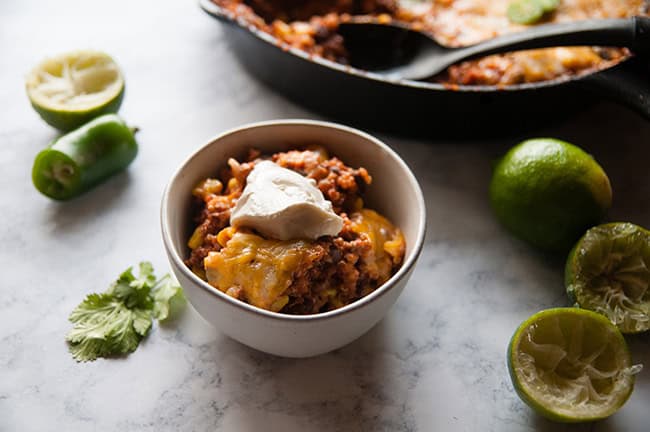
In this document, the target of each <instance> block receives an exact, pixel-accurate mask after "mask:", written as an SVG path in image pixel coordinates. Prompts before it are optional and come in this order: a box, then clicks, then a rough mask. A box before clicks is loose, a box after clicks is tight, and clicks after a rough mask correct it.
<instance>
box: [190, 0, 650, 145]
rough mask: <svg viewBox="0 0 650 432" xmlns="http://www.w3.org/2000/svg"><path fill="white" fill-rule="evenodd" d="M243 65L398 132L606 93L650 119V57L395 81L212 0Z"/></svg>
mask: <svg viewBox="0 0 650 432" xmlns="http://www.w3.org/2000/svg"><path fill="white" fill-rule="evenodd" d="M199 4H200V6H201V8H203V10H204V11H205V12H207V13H208V14H210V15H211V16H213V17H215V18H217V19H218V20H219V21H221V22H223V23H225V24H226V25H224V26H223V30H224V32H225V36H226V39H227V40H228V42H229V44H230V45H231V46H232V48H233V52H234V53H235V55H236V57H237V58H238V59H239V61H240V62H241V64H242V65H243V66H244V67H245V68H246V69H247V70H248V71H249V72H250V73H251V74H253V75H254V76H256V77H257V78H259V79H260V80H261V81H263V82H265V83H266V84H268V85H269V86H271V87H273V88H275V89H277V90H279V91H280V92H281V93H283V94H285V95H286V96H287V97H288V98H289V99H291V100H293V101H295V102H297V103H299V104H301V105H303V106H305V107H307V108H309V109H312V110H314V111H316V112H319V113H322V114H324V115H327V116H329V117H331V118H334V119H336V120H339V121H342V122H346V123H350V124H353V125H357V126H360V127H367V128H371V129H378V130H382V131H387V132H393V133H398V134H400V135H404V134H408V135H420V136H440V135H448V136H478V135H480V136H485V135H504V134H512V133H517V132H520V131H525V130H528V131H529V130H531V129H534V128H536V127H540V126H543V125H547V124H549V123H551V122H553V121H557V120H559V119H562V118H566V117H567V116H568V115H570V114H571V113H575V112H577V111H579V110H581V109H584V108H585V107H587V106H589V105H590V104H592V103H593V102H594V101H597V100H601V99H609V100H613V101H615V102H617V103H620V104H622V105H625V106H628V107H630V108H632V109H633V110H635V111H636V112H637V113H639V114H641V115H642V116H644V117H645V118H647V119H650V63H649V62H648V61H647V60H645V59H642V58H634V57H632V58H629V59H626V60H624V61H622V62H621V63H620V64H618V65H616V66H613V67H611V68H609V69H606V70H603V71H600V72H595V73H589V74H584V75H578V76H570V77H562V78H559V79H555V80H551V81H543V82H538V83H528V84H520V85H513V86H508V87H505V88H498V87H494V86H460V87H456V88H451V87H450V86H445V85H441V84H437V83H429V82H419V81H390V80H388V79H386V78H383V77H381V76H379V75H376V74H370V73H366V72H364V71H360V70H358V69H353V68H350V67H346V66H343V65H340V64H338V63H335V62H331V61H328V60H325V59H322V58H320V57H316V56H310V55H309V54H307V53H305V52H303V51H300V50H297V49H292V48H286V47H283V46H281V45H280V43H279V42H278V41H277V40H276V39H275V38H274V37H273V36H271V35H269V34H268V33H265V32H263V31H261V30H259V29H257V28H255V27H253V26H251V25H249V24H247V23H246V22H244V21H243V20H242V19H240V18H237V17H234V16H233V15H232V14H231V13H230V12H229V11H226V10H224V9H222V8H221V7H219V6H218V5H216V4H214V3H212V1H210V0H199Z"/></svg>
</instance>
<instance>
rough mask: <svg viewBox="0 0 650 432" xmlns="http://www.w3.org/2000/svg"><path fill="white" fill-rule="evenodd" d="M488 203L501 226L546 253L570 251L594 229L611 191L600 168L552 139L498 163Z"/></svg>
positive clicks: (577, 150)
mask: <svg viewBox="0 0 650 432" xmlns="http://www.w3.org/2000/svg"><path fill="white" fill-rule="evenodd" d="M490 201H491V204H492V208H493V210H494V212H495V214H496V216H497V218H498V219H499V221H501V223H502V224H503V225H504V226H505V227H506V228H508V229H509V230H510V231H511V232H512V233H514V234H515V235H516V236H518V237H519V238H521V239H523V240H525V241H527V242H529V243H531V244H532V245H535V246H537V247H539V248H541V249H545V250H555V251H568V250H569V248H571V246H573V244H574V243H575V242H576V240H577V239H578V238H580V236H581V235H582V234H583V233H584V232H585V231H586V230H587V229H588V228H590V227H592V226H594V225H596V224H598V223H599V222H600V221H601V219H602V218H603V216H604V215H605V212H606V211H607V210H608V209H609V207H610V206H611V203H612V188H611V186H610V183H609V179H608V178H607V175H606V174H605V172H604V171H603V169H602V168H601V167H600V165H598V163H597V162H596V161H595V160H594V159H593V158H592V157H591V156H590V155H588V154H587V153H585V152H584V151H582V150H581V149H580V148H578V147H576V146H574V145H572V144H569V143H567V142H564V141H560V140H556V139H552V138H537V139H531V140H528V141H524V142H522V143H520V144H518V145H516V146H515V147H513V148H512V149H510V151H508V153H506V155H505V156H504V157H503V158H502V159H501V160H500V161H499V162H498V163H497V165H496V167H495V169H494V174H493V176H492V181H491V183H490Z"/></svg>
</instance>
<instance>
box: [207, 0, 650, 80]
mask: <svg viewBox="0 0 650 432" xmlns="http://www.w3.org/2000/svg"><path fill="white" fill-rule="evenodd" d="M213 1H214V2H215V3H216V4H218V5H219V6H221V7H222V8H224V9H225V10H227V11H230V12H231V13H232V14H233V15H235V16H237V17H239V18H241V19H243V20H244V21H246V22H249V23H251V24H253V25H254V26H256V27H258V28H260V29H261V30H263V31H265V32H268V33H270V34H272V35H273V36H275V37H276V38H277V39H278V40H279V41H280V42H281V43H283V44H286V45H288V46H291V47H294V48H298V49H301V50H304V51H307V52H309V53H310V54H314V55H317V56H321V57H324V58H326V59H328V60H332V61H336V62H339V63H343V64H346V63H347V53H346V50H345V46H344V42H343V38H342V37H341V36H340V35H339V34H337V32H336V29H337V26H338V23H339V22H340V21H345V20H349V19H352V18H359V17H372V18H373V19H377V20H379V21H390V20H399V21H402V22H405V23H409V24H410V25H411V26H413V27H414V28H418V29H421V30H423V31H427V32H429V33H431V34H432V35H434V36H435V37H436V39H437V40H438V41H439V42H440V43H442V44H443V45H447V46H450V47H457V46H464V45H470V44H473V43H477V42H480V41H482V40H486V39H490V38H493V37H495V36H498V35H500V34H504V33H508V32H514V31H521V30H523V29H525V28H526V26H524V25H521V24H516V23H514V22H513V21H512V18H509V17H508V9H509V7H510V6H511V4H512V2H513V0H434V1H416V0H402V1H400V2H398V1H397V0H364V1H361V0H320V1H319V0H308V1H304V0H302V1H301V0H213ZM647 13H648V2H647V1H645V0H600V1H593V0H561V1H560V2H559V4H558V6H557V8H556V9H555V10H554V11H552V12H549V13H546V14H545V15H544V16H543V19H542V20H540V21H537V22H539V23H552V22H566V21H576V20H583V19H598V18H625V17H631V16H634V15H647ZM511 15H512V14H511ZM628 55H629V53H628V51H627V50H625V49H620V48H612V47H568V48H567V47H561V48H547V49H539V50H529V51H521V52H516V53H508V54H501V55H493V56H488V57H485V58H482V59H478V60H471V61H467V62H463V63H461V64H459V65H454V66H452V67H451V68H449V69H448V70H447V71H446V72H445V73H443V74H441V75H439V76H437V77H435V78H434V80H435V81H438V82H441V83H445V84H450V85H498V86H506V85H513V84H521V83H526V82H537V81H545V80H551V79H555V78H559V77H563V76H571V75H575V74H580V73H587V72H590V71H593V70H597V69H601V68H606V67H609V66H611V65H614V64H616V63H618V62H619V61H621V60H623V59H624V58H626V57H627V56H628Z"/></svg>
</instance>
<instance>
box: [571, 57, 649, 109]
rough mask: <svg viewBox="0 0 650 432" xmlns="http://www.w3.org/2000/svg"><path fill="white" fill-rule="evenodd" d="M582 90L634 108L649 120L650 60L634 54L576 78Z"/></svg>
mask: <svg viewBox="0 0 650 432" xmlns="http://www.w3.org/2000/svg"><path fill="white" fill-rule="evenodd" d="M576 83H577V84H578V85H579V86H580V87H582V89H583V90H585V91H586V92H588V93H590V94H595V95H598V96H602V97H604V98H606V99H609V100H611V101H613V102H617V103H619V104H621V105H625V106H627V107H629V108H632V109H633V110H634V111H636V112H637V113H639V114H641V115H642V116H643V117H645V118H646V119H648V120H650V61H649V60H648V59H647V58H643V57H633V58H631V59H629V60H627V61H625V62H623V63H622V64H620V65H618V66H615V67H613V68H611V69H607V70H604V71H602V72H598V73H594V74H591V75H589V76H586V77H585V78H583V79H581V80H578V81H577V82H576Z"/></svg>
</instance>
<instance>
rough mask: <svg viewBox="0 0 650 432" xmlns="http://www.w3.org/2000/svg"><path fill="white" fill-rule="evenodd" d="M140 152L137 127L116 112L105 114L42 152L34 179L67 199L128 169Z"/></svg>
mask: <svg viewBox="0 0 650 432" xmlns="http://www.w3.org/2000/svg"><path fill="white" fill-rule="evenodd" d="M137 153H138V144H137V143H136V141H135V138H134V129H131V128H129V127H128V126H127V125H126V123H124V120H122V119H121V118H120V117H118V116H117V115H115V114H107V115H103V116H100V117H97V118H95V119H94V120H91V121H90V122H88V123H86V124H85V125H83V126H81V127H80V128H79V129H76V130H74V131H72V132H70V133H68V134H66V135H63V136H62V137H60V138H58V139H56V140H54V141H53V142H52V143H51V144H50V146H49V147H48V148H46V149H45V150H43V151H41V152H40V153H39V154H38V155H37V156H36V159H35V160H34V167H33V169H32V181H33V182H34V186H36V189H38V190H39V191H40V192H41V193H43V194H44V195H47V196H48V197H50V198H53V199H56V200H67V199H70V198H73V197H75V196H77V195H80V194H81V193H83V192H85V191H87V190H88V189H90V188H92V187H93V186H95V185H97V184H98V183H101V182H102V181H104V180H106V179H107V178H108V177H110V176H112V175H113V174H115V173H117V172H119V171H121V170H123V169H124V168H126V167H127V166H128V165H129V164H130V163H131V162H132V161H133V159H135V156H136V154H137Z"/></svg>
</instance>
